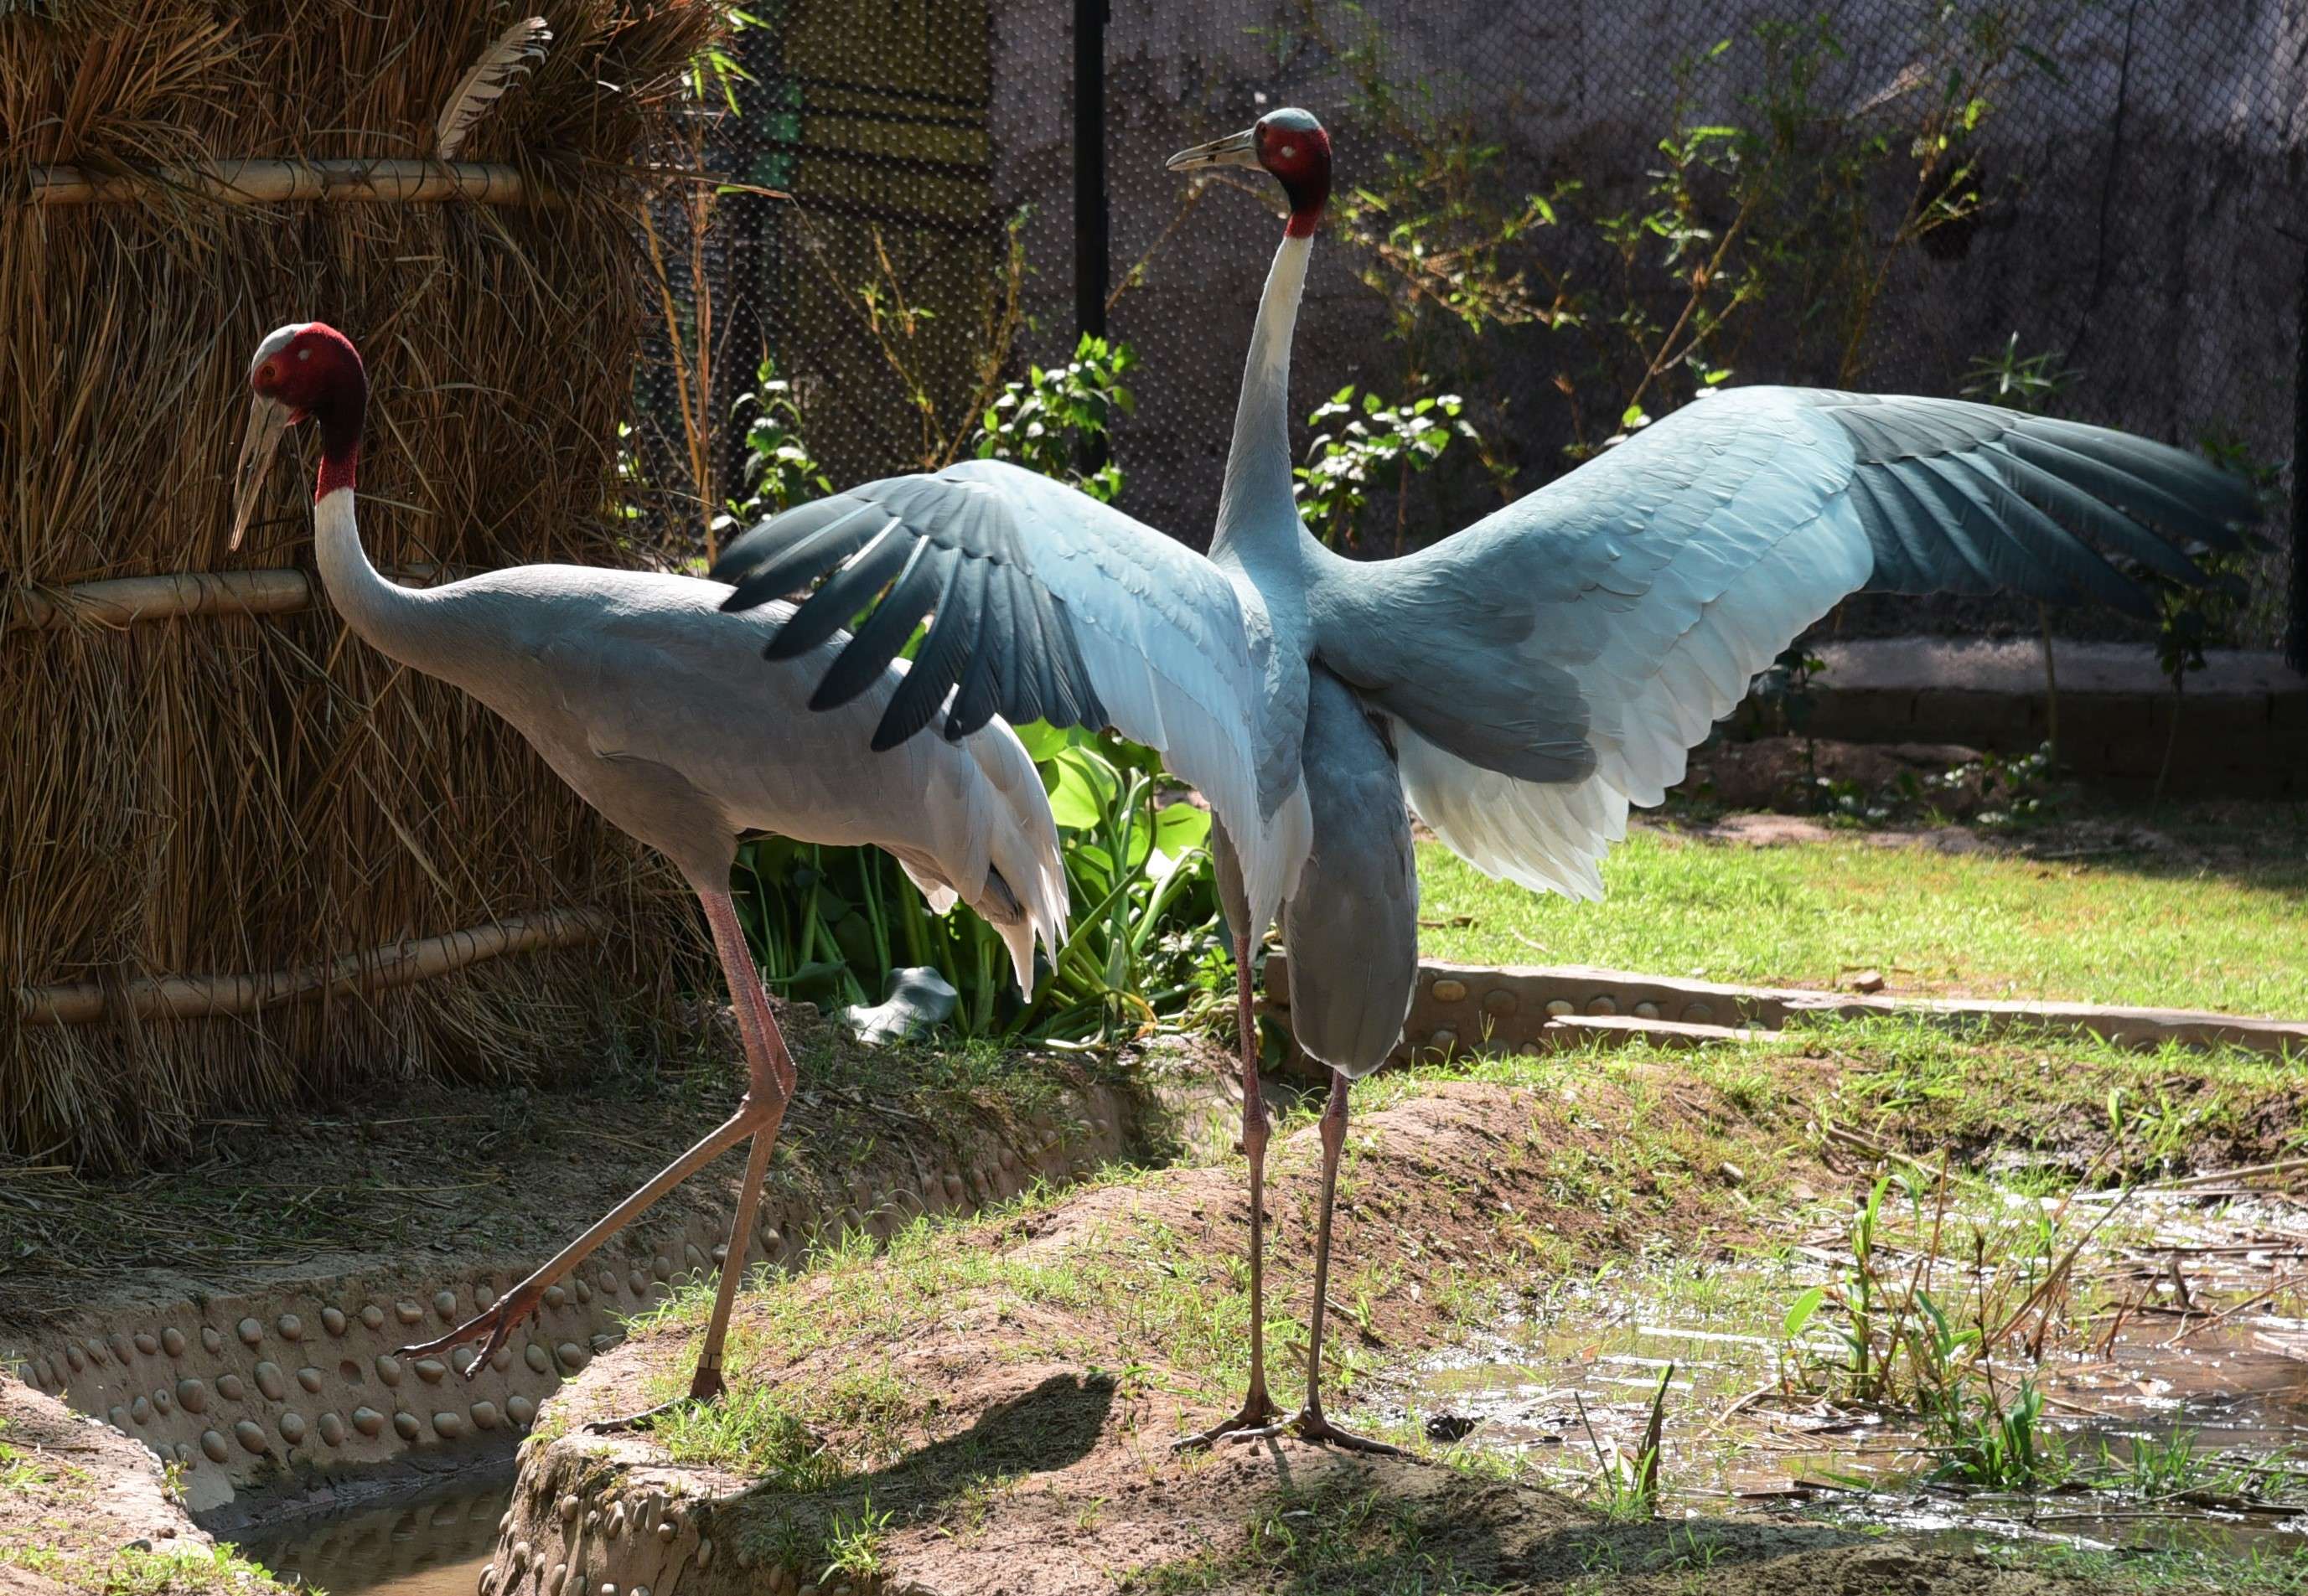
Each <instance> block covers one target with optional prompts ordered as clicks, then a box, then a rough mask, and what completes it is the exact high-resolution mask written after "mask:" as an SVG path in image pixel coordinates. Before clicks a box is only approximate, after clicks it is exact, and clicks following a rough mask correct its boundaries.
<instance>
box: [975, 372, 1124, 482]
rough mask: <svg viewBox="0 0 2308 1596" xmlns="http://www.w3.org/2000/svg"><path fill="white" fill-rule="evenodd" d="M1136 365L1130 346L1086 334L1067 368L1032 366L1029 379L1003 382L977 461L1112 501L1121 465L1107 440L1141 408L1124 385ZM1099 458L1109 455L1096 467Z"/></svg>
mask: <svg viewBox="0 0 2308 1596" xmlns="http://www.w3.org/2000/svg"><path fill="white" fill-rule="evenodd" d="M1137 364H1138V356H1136V355H1135V354H1133V353H1132V350H1131V348H1130V346H1129V345H1128V344H1125V343H1122V342H1119V341H1116V342H1113V343H1108V342H1107V340H1106V339H1102V338H1096V337H1093V336H1091V335H1090V334H1089V333H1087V332H1085V333H1083V334H1082V335H1081V342H1079V343H1077V344H1076V345H1075V346H1074V357H1073V358H1072V360H1071V361H1069V362H1067V363H1066V364H1065V365H1061V366H1052V367H1049V368H1047V369H1045V368H1044V367H1042V366H1038V365H1036V366H1029V367H1028V368H1027V372H1026V376H1025V380H1024V381H1022V382H1007V383H1004V384H1003V389H1002V391H1001V393H1000V394H999V395H998V396H997V397H996V398H995V400H994V402H993V403H992V404H990V405H988V406H987V407H986V415H985V417H984V418H983V420H982V421H981V422H980V423H979V425H978V433H977V458H978V459H982V460H1014V461H1015V462H1016V463H1018V464H1019V465H1021V466H1023V467H1025V468H1027V469H1028V470H1029V471H1039V472H1040V473H1041V474H1042V475H1043V476H1055V477H1056V478H1057V479H1058V480H1059V481H1060V482H1065V483H1071V484H1072V485H1074V486H1075V487H1078V488H1080V489H1081V491H1082V492H1084V493H1088V494H1089V496H1090V497H1091V498H1093V499H1096V500H1098V502H1100V503H1104V504H1111V503H1113V502H1114V501H1115V499H1116V498H1118V497H1119V496H1120V495H1121V493H1122V481H1123V478H1122V468H1121V467H1120V466H1119V465H1117V464H1115V461H1114V460H1113V459H1112V458H1111V457H1105V456H1104V450H1103V447H1102V445H1103V440H1104V439H1105V437H1106V435H1107V433H1109V432H1110V431H1112V430H1113V425H1114V419H1115V416H1116V415H1117V414H1119V415H1123V416H1127V415H1130V414H1131V413H1132V411H1133V410H1134V409H1135V408H1137V406H1136V401H1135V400H1133V399H1132V398H1131V396H1130V390H1128V389H1127V388H1124V386H1123V385H1122V378H1123V374H1124V373H1126V372H1128V371H1129V370H1130V368H1131V367H1132V366H1133V365H1137ZM1094 454H1095V455H1098V456H1101V457H1104V458H1099V459H1097V460H1095V462H1093V461H1092V460H1091V459H1090V457H1091V456H1092V455H1094Z"/></svg>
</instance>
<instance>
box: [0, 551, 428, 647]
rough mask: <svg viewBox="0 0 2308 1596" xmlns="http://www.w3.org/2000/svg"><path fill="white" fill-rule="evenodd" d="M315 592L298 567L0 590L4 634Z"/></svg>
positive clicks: (422, 573)
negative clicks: (18, 590) (20, 589)
mask: <svg viewBox="0 0 2308 1596" xmlns="http://www.w3.org/2000/svg"><path fill="white" fill-rule="evenodd" d="M384 574H385V575H387V576H389V577H392V578H395V579H401V578H409V579H414V580H415V581H416V582H417V583H418V585H420V586H421V585H426V584H429V583H431V582H433V581H435V580H437V579H440V578H442V577H444V576H450V575H452V574H457V573H456V572H455V571H454V568H451V569H448V570H444V568H442V567H440V566H435V565H404V566H395V567H393V568H392V569H391V570H389V571H386V572H385V573H384ZM404 585H405V584H404ZM316 597H317V595H316V594H315V592H314V587H313V580H312V578H311V577H309V576H308V575H306V573H305V572H304V571H296V570H287V571H165V572H162V573H161V574H159V575H158V576H141V577H112V578H108V579H106V580H103V581H99V582H72V583H67V584H66V585H65V586H63V587H61V588H25V589H23V590H22V591H21V592H17V593H13V594H12V593H9V592H7V591H6V590H4V589H0V633H4V632H7V631H59V630H62V629H64V628H65V627H69V626H73V625H87V626H132V625H133V624H135V623H136V622H139V621H173V620H177V619H178V618H180V617H182V616H185V615H280V614H292V613H294V612H295V611H297V610H303V609H309V608H311V607H312V605H313V604H314V602H315V599H316Z"/></svg>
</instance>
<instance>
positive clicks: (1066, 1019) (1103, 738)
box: [736, 722, 1222, 1041]
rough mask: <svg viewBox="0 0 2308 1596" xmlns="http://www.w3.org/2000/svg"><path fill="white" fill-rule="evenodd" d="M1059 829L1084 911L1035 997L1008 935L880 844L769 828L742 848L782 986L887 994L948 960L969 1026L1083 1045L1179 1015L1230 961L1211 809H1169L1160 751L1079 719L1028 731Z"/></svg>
mask: <svg viewBox="0 0 2308 1596" xmlns="http://www.w3.org/2000/svg"><path fill="white" fill-rule="evenodd" d="M1018 730H1019V734H1020V736H1021V738H1022V739H1023V740H1024V742H1025V743H1026V746H1027V750H1028V751H1029V753H1031V754H1033V755H1034V756H1035V763H1036V766H1037V768H1038V769H1039V770H1040V772H1041V774H1042V782H1043V785H1044V787H1045V788H1046V790H1047V791H1048V792H1049V794H1050V810H1051V813H1052V816H1053V817H1054V818H1055V819H1056V821H1057V823H1058V828H1059V841H1060V851H1061V855H1062V857H1063V859H1064V864H1065V871H1066V888H1067V895H1068V897H1069V900H1070V902H1071V905H1072V906H1071V911H1070V920H1069V923H1068V927H1067V933H1066V938H1065V940H1064V943H1063V944H1062V945H1061V947H1060V948H1058V951H1057V956H1056V957H1055V959H1053V960H1051V961H1050V963H1051V967H1050V968H1048V969H1047V970H1046V971H1045V972H1044V973H1043V974H1042V977H1041V980H1040V982H1039V983H1038V990H1037V991H1036V992H1035V995H1034V1000H1033V1002H1032V1003H1030V1004H1028V1003H1024V1002H1022V1001H1021V1000H1020V998H1019V995H1018V992H1017V991H1016V988H1015V986H1014V984H1013V979H1012V971H1011V966H1010V960H1009V955H1008V953H1007V951H1006V950H1005V949H1004V948H1003V946H1002V942H1001V940H1000V939H999V938H998V937H996V936H995V933H994V931H993V929H992V928H991V927H990V926H988V925H986V923H985V922H983V921H981V920H979V919H977V916H975V915H973V914H970V913H969V911H968V910H967V909H966V908H964V909H957V910H956V911H954V913H952V914H947V915H943V916H940V915H936V914H931V913H930V911H929V905H927V904H926V903H925V902H924V901H923V899H922V897H921V894H920V893H919V892H918V891H917V889H916V888H915V887H914V885H913V883H912V882H910V881H909V880H906V878H905V876H904V874H903V872H902V871H900V870H899V869H898V867H897V864H896V862H894V861H893V860H891V859H890V858H888V857H887V856H886V855H885V854H882V853H881V852H880V851H879V850H878V849H873V848H835V847H824V846H821V845H816V844H814V843H797V842H793V841H790V840H788V839H787V838H784V837H762V838H759V839H757V840H755V841H754V842H750V843H748V844H746V845H745V846H744V847H743V848H742V849H740V850H739V852H738V862H737V868H736V898H737V905H738V915H739V918H740V920H741V921H742V922H743V923H744V925H745V931H746V938H747V940H748V942H749V943H750V944H751V946H752V948H753V949H754V958H755V960H756V961H757V962H758V963H759V964H760V965H761V967H762V979H763V981H764V982H767V983H768V984H769V986H770V988H771V991H776V992H779V994H781V995H784V996H788V997H793V998H802V999H807V1000H811V1001H814V1002H815V1003H817V1004H818V1005H819V1006H820V1007H821V1008H837V1007H843V1006H847V1005H849V1004H854V1003H870V1002H874V1001H878V1000H880V998H881V996H882V994H883V990H884V989H885V988H886V986H887V985H888V982H889V978H890V975H891V972H893V971H895V970H897V969H900V968H902V967H907V966H913V965H926V966H928V967H930V968H932V969H934V970H936V971H937V972H938V974H940V975H942V976H943V977H944V978H945V980H946V981H947V982H949V983H950V984H952V987H953V988H954V989H955V991H957V992H959V993H960V1002H959V1003H958V1004H957V1006H956V1008H955V1012H954V1015H953V1017H952V1020H951V1021H950V1022H949V1023H951V1024H952V1025H953V1026H954V1027H955V1028H956V1029H957V1030H959V1031H960V1033H961V1034H964V1035H967V1036H1011V1035H1030V1036H1034V1037H1036V1038H1039V1039H1043V1040H1049V1041H1083V1040H1088V1039H1090V1038H1093V1037H1095V1038H1100V1039H1106V1038H1111V1037H1113V1036H1115V1035H1116V1034H1134V1033H1136V1032H1138V1031H1140V1030H1142V1029H1145V1028H1147V1027H1150V1026H1153V1025H1160V1024H1163V1023H1166V1022H1167V1021H1168V1020H1171V1019H1174V1018H1176V1017H1180V1016H1181V1015H1183V1014H1184V1013H1185V1012H1186V1011H1187V1010H1188V1009H1189V1008H1193V1007H1194V1006H1195V1004H1196V1000H1197V999H1198V997H1199V996H1200V995H1201V994H1202V993H1205V992H1207V991H1211V990H1214V989H1215V987H1216V986H1217V985H1218V984H1219V980H1220V977H1221V975H1222V971H1221V970H1220V968H1219V948H1220V946H1221V939H1220V938H1219V932H1218V897H1217V886H1216V880H1215V877H1214V875H1213V873H1212V871H1211V867H1210V852H1209V846H1208V841H1209V836H1210V814H1209V812H1208V811H1204V810H1201V809H1199V808H1197V807H1195V806H1194V805H1193V804H1191V803H1187V802H1171V803H1167V804H1166V803H1163V802H1161V796H1162V794H1161V786H1162V781H1161V779H1160V778H1159V777H1158V776H1157V774H1156V772H1157V769H1158V767H1157V766H1156V765H1155V762H1154V757H1153V755H1152V754H1151V753H1150V752H1149V751H1147V750H1144V749H1141V748H1139V747H1137V746H1136V745H1135V744H1132V743H1126V742H1123V741H1122V740H1121V739H1119V738H1116V737H1112V736H1110V735H1103V734H1090V733H1088V732H1084V731H1081V730H1080V729H1079V728H1076V729H1071V730H1066V731H1059V730H1056V729H1054V728H1052V727H1050V726H1047V725H1043V724H1041V723H1039V722H1036V723H1034V724H1032V725H1026V726H1022V727H1020V728H1018Z"/></svg>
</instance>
